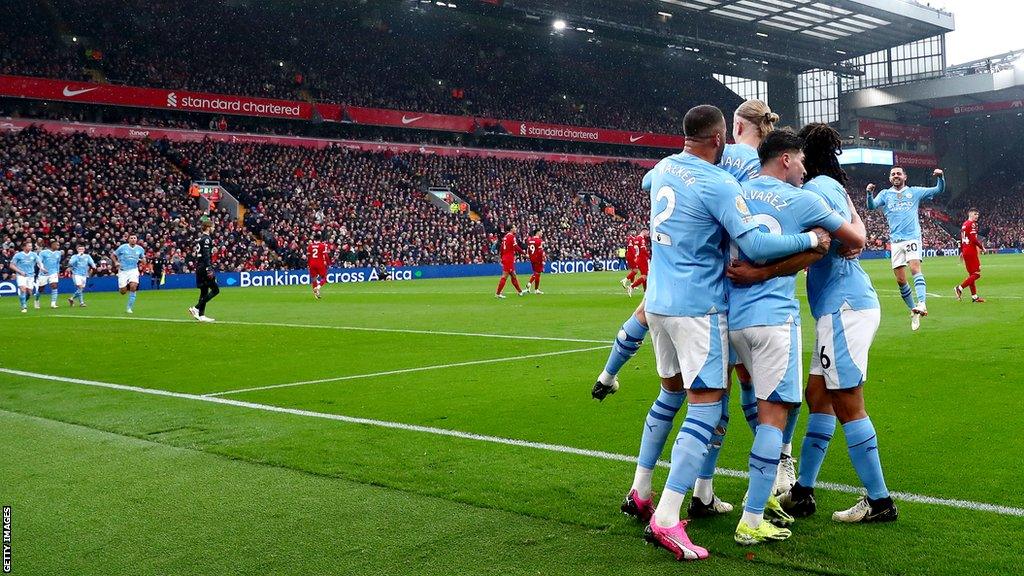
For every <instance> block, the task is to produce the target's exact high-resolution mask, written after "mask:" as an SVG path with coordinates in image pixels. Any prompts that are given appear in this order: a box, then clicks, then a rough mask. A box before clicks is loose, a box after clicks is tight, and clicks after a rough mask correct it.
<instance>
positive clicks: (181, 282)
mask: <svg viewBox="0 0 1024 576" xmlns="http://www.w3.org/2000/svg"><path fill="white" fill-rule="evenodd" d="M1020 253H1021V250H1020V249H1017V248H1012V249H1003V250H999V254H1020ZM924 255H925V256H926V257H934V256H955V255H957V251H956V250H954V249H943V250H935V249H929V250H925V251H924ZM888 257H889V252H888V251H886V250H875V251H868V252H864V253H863V254H862V255H861V258H864V259H875V258H888ZM624 269H625V262H624V261H622V260H618V259H614V258H612V259H597V260H557V261H554V262H546V263H545V264H544V272H545V273H547V274H582V273H586V272H605V271H616V272H617V271H622V270H624ZM516 272H517V273H518V274H520V275H526V276H528V275H529V274H530V273H531V272H532V268H531V266H530V263H529V262H519V263H517V264H516ZM499 275H501V265H499V264H465V265H438V266H401V267H389V268H384V269H381V270H378V269H376V268H331V269H330V270H328V272H327V281H328V282H330V283H332V284H349V283H358V282H380V281H384V280H385V279H386V280H391V281H400V282H404V281H409V280H426V279H431V278H466V277H472V276H499ZM217 282H218V283H219V284H220V285H221V287H223V288H264V287H268V286H306V285H309V271H307V270H263V271H246V272H219V273H218V274H217ZM195 287H196V279H195V275H193V274H168V275H167V276H166V277H165V279H164V283H163V285H161V286H160V288H161V289H164V290H167V289H176V288H191V289H195ZM139 288H140V289H141V290H154V289H156V286H155V285H154V283H153V282H152V279H151V277H150V276H148V275H145V274H144V275H142V276H141V277H140V282H139ZM58 289H59V290H60V292H61V293H62V294H64V295H67V296H70V295H71V293H72V292H74V290H75V288H74V285H73V284H72V282H71V279H70V278H61V279H60V284H59V286H58ZM86 289H87V291H90V292H113V291H116V290H117V277H115V276H98V277H94V278H90V279H89V284H88V287H87V288H86ZM16 295H17V289H16V288H15V284H14V282H13V281H3V282H0V296H16Z"/></svg>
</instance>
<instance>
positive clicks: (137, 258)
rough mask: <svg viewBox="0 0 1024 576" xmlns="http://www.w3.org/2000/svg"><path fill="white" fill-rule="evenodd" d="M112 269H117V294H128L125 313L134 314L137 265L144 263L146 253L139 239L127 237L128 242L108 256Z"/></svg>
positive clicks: (137, 274)
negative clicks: (112, 264)
mask: <svg viewBox="0 0 1024 576" xmlns="http://www.w3.org/2000/svg"><path fill="white" fill-rule="evenodd" d="M110 258H111V261H113V263H114V267H115V268H117V289H118V292H120V293H121V294H122V295H123V294H128V307H127V308H125V312H127V313H129V314H134V313H135V295H136V293H137V291H138V290H139V264H140V263H141V264H145V263H146V251H145V250H143V249H142V246H139V237H138V236H136V235H135V234H132V235H130V236H128V242H127V243H125V244H121V245H120V246H118V247H117V250H114V252H113V254H111V255H110Z"/></svg>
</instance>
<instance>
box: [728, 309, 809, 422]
mask: <svg viewBox="0 0 1024 576" xmlns="http://www.w3.org/2000/svg"><path fill="white" fill-rule="evenodd" d="M729 343H730V344H731V345H732V349H733V350H735V351H736V357H737V362H738V363H739V364H743V365H744V366H745V367H746V369H747V372H749V373H750V381H751V383H752V384H753V386H754V393H755V394H756V395H757V398H758V399H759V400H768V401H770V402H783V403H787V404H800V403H801V402H802V401H803V390H802V386H801V383H802V381H803V345H802V343H801V340H800V325H799V324H797V323H796V322H789V323H787V324H782V325H780V326H751V327H749V328H743V329H740V330H730V331H729Z"/></svg>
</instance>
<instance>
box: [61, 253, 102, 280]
mask: <svg viewBox="0 0 1024 576" xmlns="http://www.w3.org/2000/svg"><path fill="white" fill-rule="evenodd" d="M95 267H96V261H95V260H93V259H92V256H90V255H89V254H75V255H74V256H72V257H71V259H69V260H68V268H71V273H72V274H74V275H76V276H88V275H89V268H95Z"/></svg>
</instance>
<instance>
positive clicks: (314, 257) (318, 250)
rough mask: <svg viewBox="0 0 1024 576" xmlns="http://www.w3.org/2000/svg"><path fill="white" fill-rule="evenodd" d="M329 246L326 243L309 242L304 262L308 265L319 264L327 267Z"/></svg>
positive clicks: (329, 258) (329, 254)
mask: <svg viewBox="0 0 1024 576" xmlns="http://www.w3.org/2000/svg"><path fill="white" fill-rule="evenodd" d="M331 251H332V250H331V245H330V244H328V243H326V242H311V243H310V244H309V247H308V248H306V260H308V261H309V265H310V266H313V265H314V264H319V265H322V266H327V265H328V264H330V263H331Z"/></svg>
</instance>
